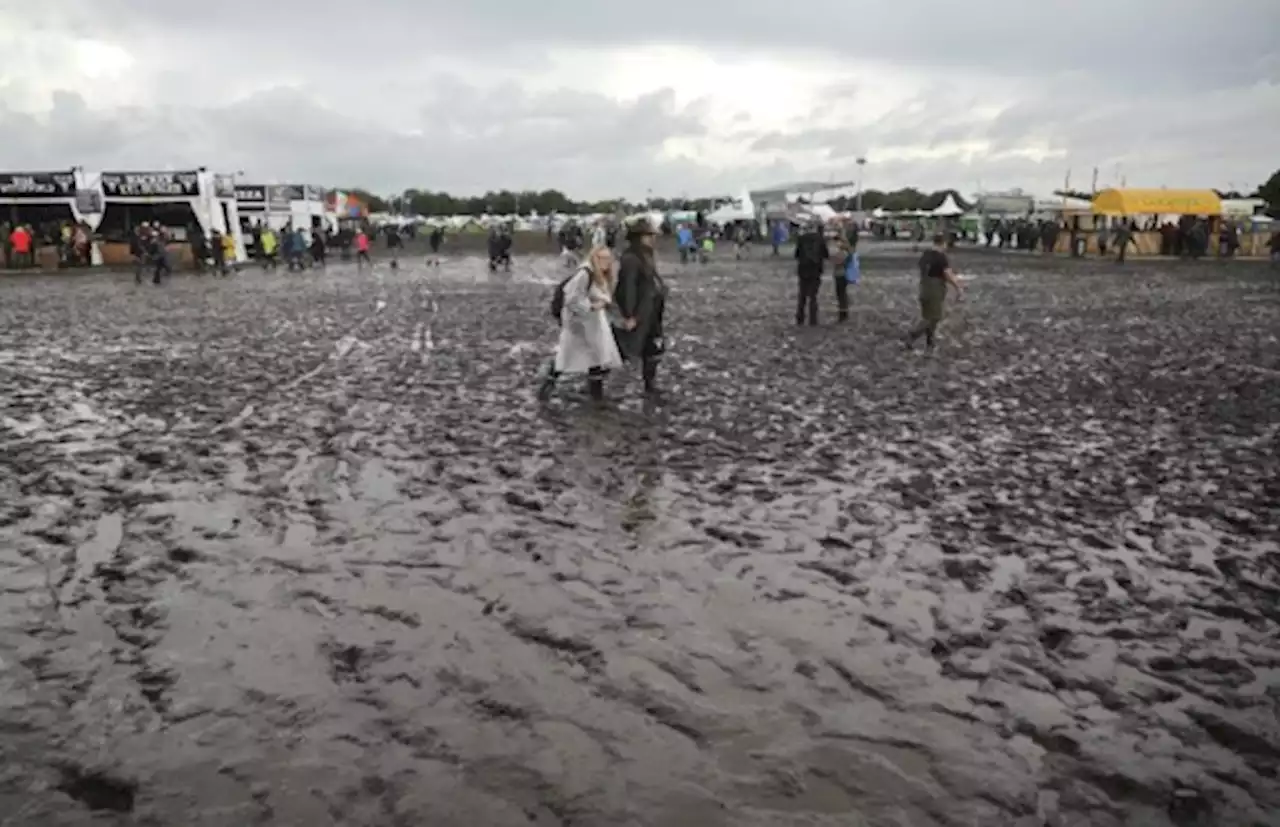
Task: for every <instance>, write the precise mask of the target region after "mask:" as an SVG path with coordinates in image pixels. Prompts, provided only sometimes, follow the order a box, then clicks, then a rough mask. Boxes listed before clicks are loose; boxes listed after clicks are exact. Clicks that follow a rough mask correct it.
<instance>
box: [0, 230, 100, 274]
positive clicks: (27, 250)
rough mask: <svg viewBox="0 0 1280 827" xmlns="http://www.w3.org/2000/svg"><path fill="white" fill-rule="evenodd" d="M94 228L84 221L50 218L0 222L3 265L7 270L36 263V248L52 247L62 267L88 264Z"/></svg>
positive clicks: (19, 268)
mask: <svg viewBox="0 0 1280 827" xmlns="http://www.w3.org/2000/svg"><path fill="white" fill-rule="evenodd" d="M92 238H93V232H92V230H90V229H89V225H88V224H86V223H85V222H83V221H79V222H77V221H60V222H48V223H45V224H41V225H39V226H36V225H33V224H23V223H9V222H4V223H0V241H2V242H3V248H4V249H3V253H4V256H3V265H4V269H6V270H22V269H26V268H28V267H35V266H37V265H38V264H39V263H40V262H38V261H37V260H36V251H37V250H38V249H40V248H41V247H51V248H53V250H54V251H55V253H56V255H57V261H58V266H59V267H88V266H89V265H90V264H92V259H93V248H92Z"/></svg>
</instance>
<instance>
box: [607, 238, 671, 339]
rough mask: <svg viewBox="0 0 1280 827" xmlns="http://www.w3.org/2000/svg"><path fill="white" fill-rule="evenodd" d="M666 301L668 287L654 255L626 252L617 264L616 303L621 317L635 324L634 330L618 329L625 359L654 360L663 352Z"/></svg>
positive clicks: (641, 252) (614, 299) (629, 248)
mask: <svg viewBox="0 0 1280 827" xmlns="http://www.w3.org/2000/svg"><path fill="white" fill-rule="evenodd" d="M666 299H667V285H666V283H665V282H664V281H663V280H662V276H660V275H658V268H657V266H656V265H655V264H654V261H653V253H652V252H650V251H648V250H644V249H641V248H639V247H636V246H631V247H628V248H627V249H626V250H625V251H623V253H622V256H621V257H620V258H619V260H618V284H617V286H616V287H614V290H613V302H614V305H615V306H616V307H617V310H618V315H619V316H621V317H622V318H624V319H629V318H635V320H636V328H635V330H623V329H621V328H616V329H615V333H616V338H617V340H618V350H619V351H620V352H621V354H622V357H623V358H624V359H636V358H651V357H654V356H657V355H658V354H660V353H661V352H662V350H663V345H662V337H663V332H662V316H663V313H664V311H665V310H666Z"/></svg>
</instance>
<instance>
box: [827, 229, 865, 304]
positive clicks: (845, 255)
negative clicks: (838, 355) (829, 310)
mask: <svg viewBox="0 0 1280 827" xmlns="http://www.w3.org/2000/svg"><path fill="white" fill-rule="evenodd" d="M836 244H837V245H838V250H839V253H840V263H839V264H838V265H837V269H836V271H835V273H834V274H833V276H832V280H833V281H834V282H835V288H836V313H837V316H836V320H837V321H839V322H847V321H849V285H857V283H858V282H859V281H861V280H862V261H861V259H859V258H858V236H857V234H856V233H855V234H852V235H850V236H845V237H842V238H840V240H839V241H837V242H836Z"/></svg>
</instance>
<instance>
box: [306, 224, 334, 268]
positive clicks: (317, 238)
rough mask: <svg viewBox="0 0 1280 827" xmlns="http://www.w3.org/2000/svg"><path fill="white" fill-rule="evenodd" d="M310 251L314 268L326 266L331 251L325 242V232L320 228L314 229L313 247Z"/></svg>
mask: <svg viewBox="0 0 1280 827" xmlns="http://www.w3.org/2000/svg"><path fill="white" fill-rule="evenodd" d="M309 252H310V253H311V266H312V267H313V268H315V267H319V268H321V269H323V268H324V266H325V259H326V258H327V257H328V252H329V250H328V247H327V246H326V244H325V239H324V233H322V232H320V231H319V230H312V232H311V248H310V250H309Z"/></svg>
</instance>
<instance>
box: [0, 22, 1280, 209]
mask: <svg viewBox="0 0 1280 827" xmlns="http://www.w3.org/2000/svg"><path fill="white" fill-rule="evenodd" d="M1278 33H1280V0H1233V2H1231V3H1221V4H1217V5H1214V4H1210V5H1206V4H1204V3H1203V2H1200V0H1072V2H1071V3H1069V4H1058V3H1048V2H1032V0H1016V2H1015V1H1014V0H965V2H944V0H894V2H864V0H808V2H800V3H785V2H778V0H734V2H728V0H704V2H702V3H691V2H687V0H685V1H683V2H674V1H673V0H647V1H646V2H632V3H605V2H599V0H595V1H594V2H588V0H543V2H536V1H535V2H529V0H456V2H439V0H365V2H364V3H356V4H352V3H348V2H338V0H305V2H304V0H274V2H272V0H265V1H264V0H252V2H250V0H217V2H213V3H200V2H182V0H163V1H162V0H39V2H34V0H27V1H26V2H21V1H20V0H0V158H2V159H3V164H2V165H4V166H8V167H10V168H11V171H19V170H26V171H35V170H44V169H66V168H69V167H71V166H73V165H81V166H84V167H85V168H86V169H90V170H94V169H117V170H150V169H167V168H173V169H179V168H190V167H193V166H202V165H203V166H208V167H210V168H214V169H218V170H223V171H227V172H236V171H243V172H244V173H245V178H246V180H250V181H252V182H255V183H260V182H269V181H272V180H275V181H281V182H285V181H287V182H291V183H314V184H319V185H324V186H363V187H367V188H370V189H373V190H375V191H378V192H383V193H386V192H394V191H399V190H402V189H404V188H406V187H411V186H412V187H419V188H429V189H442V190H447V191H449V192H451V193H454V194H473V193H479V192H483V191H484V190H486V189H497V188H510V189H528V188H537V189H541V188H546V187H556V188H559V189H562V190H564V191H565V192H567V193H568V194H569V195H571V196H573V197H579V198H603V197H612V196H618V195H624V196H628V197H633V198H638V197H644V196H645V195H646V194H647V193H648V192H650V191H651V192H652V194H653V195H655V196H656V195H680V194H682V193H688V194H690V195H694V194H711V193H714V192H733V193H736V192H737V191H739V190H741V189H742V188H744V187H751V186H765V185H770V184H777V183H783V182H787V181H793V180H799V179H819V180H828V179H832V178H835V179H844V180H853V179H855V178H856V177H857V165H856V159H857V158H859V157H865V158H866V159H867V164H866V167H865V170H864V180H865V184H866V186H868V187H876V188H894V187H899V186H908V185H914V186H920V187H922V188H926V189H937V188H943V187H955V188H956V189H959V190H960V191H961V192H964V193H970V192H973V191H975V190H977V189H978V188H979V187H981V188H983V189H996V188H1008V187H1022V188H1023V189H1026V190H1030V191H1034V192H1037V193H1039V194H1048V192H1049V191H1050V190H1052V189H1053V188H1055V187H1060V186H1062V184H1063V182H1064V178H1065V177H1066V175H1067V173H1068V170H1070V175H1071V183H1072V185H1073V186H1075V187H1080V188H1086V189H1087V188H1088V187H1089V184H1090V178H1091V176H1092V170H1093V168H1094V167H1097V169H1098V175H1099V184H1100V186H1107V185H1117V184H1119V183H1120V181H1121V179H1122V178H1123V179H1124V180H1125V181H1126V182H1127V183H1128V185H1129V186H1169V187H1219V188H1224V187H1228V186H1234V187H1237V188H1240V189H1250V190H1251V189H1253V188H1254V187H1256V186H1257V185H1258V184H1260V183H1262V182H1263V181H1264V180H1265V179H1266V178H1267V176H1269V175H1270V174H1271V173H1272V172H1273V171H1274V170H1275V169H1276V168H1277V167H1280V151H1277V146H1278V145H1277V143H1276V135H1278V134H1280V34H1278Z"/></svg>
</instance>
